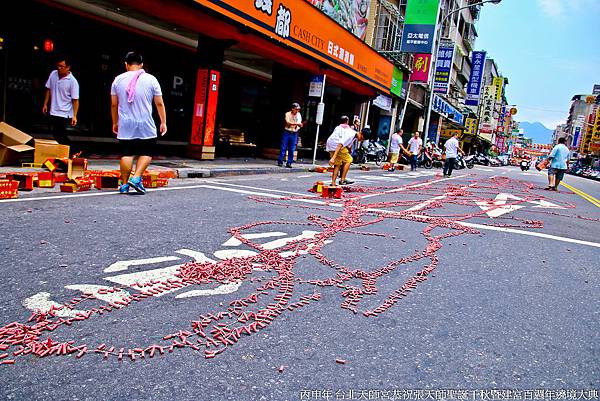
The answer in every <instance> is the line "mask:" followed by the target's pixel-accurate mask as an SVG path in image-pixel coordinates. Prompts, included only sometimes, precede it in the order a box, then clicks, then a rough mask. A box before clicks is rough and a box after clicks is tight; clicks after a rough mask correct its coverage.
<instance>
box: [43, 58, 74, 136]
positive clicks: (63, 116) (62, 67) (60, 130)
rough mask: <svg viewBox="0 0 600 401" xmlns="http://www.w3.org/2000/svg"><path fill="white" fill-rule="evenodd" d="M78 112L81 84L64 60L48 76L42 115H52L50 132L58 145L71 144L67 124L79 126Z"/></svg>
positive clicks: (67, 62)
mask: <svg viewBox="0 0 600 401" xmlns="http://www.w3.org/2000/svg"><path fill="white" fill-rule="evenodd" d="M48 103H50V109H48ZM78 111H79V83H78V82H77V80H76V79H75V77H74V76H73V74H72V73H71V63H70V62H69V61H68V60H67V59H64V58H63V59H60V60H59V61H58V62H57V63H56V70H54V71H52V72H51V73H50V75H49V76H48V80H47V81H46V93H45V96H44V105H43V107H42V113H44V114H46V115H47V114H50V132H51V133H52V136H54V139H56V141H57V142H58V143H62V144H67V145H68V144H69V143H70V142H69V138H68V137H67V124H69V123H70V124H71V125H72V126H75V125H76V124H77V112H78Z"/></svg>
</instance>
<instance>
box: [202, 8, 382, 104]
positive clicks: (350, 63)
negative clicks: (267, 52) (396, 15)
mask: <svg viewBox="0 0 600 401" xmlns="http://www.w3.org/2000/svg"><path fill="white" fill-rule="evenodd" d="M195 1H196V3H198V4H201V5H202V6H204V7H207V8H209V9H211V10H214V11H216V12H217V13H219V14H221V15H223V16H225V17H228V18H230V19H232V20H233V21H236V22H238V23H240V24H242V25H243V26H245V27H246V28H247V29H251V30H254V31H256V32H259V33H260V34H263V35H265V36H267V37H269V38H270V39H271V40H274V41H277V42H279V43H281V44H283V45H285V46H289V47H290V48H293V49H294V50H296V51H298V52H300V53H303V54H306V55H309V56H310V57H313V58H315V59H317V60H319V61H320V62H322V63H324V64H326V65H328V66H330V67H332V68H334V69H336V70H338V71H342V72H344V73H347V74H348V75H351V76H352V77H354V78H356V79H358V80H359V81H362V82H364V83H366V84H368V85H370V86H372V87H374V88H376V89H378V90H379V91H380V92H383V93H389V90H390V87H391V84H392V71H393V64H392V63H390V62H389V61H388V60H387V59H386V58H385V57H383V56H381V55H380V54H379V53H377V52H376V51H375V50H373V49H372V48H371V47H370V46H368V45H366V44H365V43H364V42H363V41H361V40H360V39H359V38H357V37H356V36H354V35H353V34H352V33H351V32H349V31H347V30H346V29H344V28H343V27H342V26H340V25H339V24H337V23H336V22H335V21H333V20H332V19H331V18H329V17H328V16H327V15H325V14H324V13H322V12H321V11H319V10H318V9H316V8H315V7H314V6H313V5H311V4H310V3H309V2H307V1H297V0H280V1H278V2H274V1H272V0H195Z"/></svg>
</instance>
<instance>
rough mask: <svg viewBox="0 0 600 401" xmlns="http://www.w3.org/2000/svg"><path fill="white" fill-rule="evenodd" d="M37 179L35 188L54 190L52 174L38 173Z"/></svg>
mask: <svg viewBox="0 0 600 401" xmlns="http://www.w3.org/2000/svg"><path fill="white" fill-rule="evenodd" d="M37 178H38V179H37V186H38V187H39V188H54V173H51V172H43V173H38V174H37Z"/></svg>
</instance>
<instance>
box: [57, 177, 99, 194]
mask: <svg viewBox="0 0 600 401" xmlns="http://www.w3.org/2000/svg"><path fill="white" fill-rule="evenodd" d="M92 184H93V181H92V180H88V179H83V178H78V179H76V180H71V181H70V182H67V183H64V184H61V186H60V192H82V191H89V190H90V189H92Z"/></svg>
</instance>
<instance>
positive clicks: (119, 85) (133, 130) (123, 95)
mask: <svg viewBox="0 0 600 401" xmlns="http://www.w3.org/2000/svg"><path fill="white" fill-rule="evenodd" d="M143 67H144V63H143V58H142V55H141V54H139V53H137V52H129V53H127V55H126V56H125V69H126V70H127V71H126V72H124V73H123V74H121V75H119V76H117V77H116V78H115V80H114V81H113V83H112V86H111V89H110V97H111V115H112V123H113V128H112V129H113V132H114V133H115V135H116V136H117V139H118V140H119V148H120V152H121V183H122V184H121V186H120V187H119V192H121V193H128V192H129V189H130V187H132V188H133V189H135V190H136V191H137V192H138V193H140V194H144V193H146V188H144V185H143V184H142V175H143V174H144V171H146V169H147V168H148V166H149V165H150V162H152V156H154V155H155V153H156V140H157V134H156V125H155V124H154V119H153V118H152V103H154V105H155V106H156V109H157V111H158V116H159V118H160V128H159V131H160V134H161V136H162V135H165V134H166V133H167V113H166V110H165V104H164V102H163V98H162V91H161V88H160V84H159V83H158V80H157V79H156V78H155V77H154V76H153V75H151V74H148V73H147V72H146V71H144V69H143ZM134 156H138V159H137V162H136V165H135V170H134V172H133V176H132V177H131V178H130V175H131V171H132V168H133V160H134Z"/></svg>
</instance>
